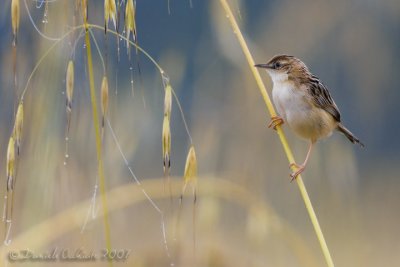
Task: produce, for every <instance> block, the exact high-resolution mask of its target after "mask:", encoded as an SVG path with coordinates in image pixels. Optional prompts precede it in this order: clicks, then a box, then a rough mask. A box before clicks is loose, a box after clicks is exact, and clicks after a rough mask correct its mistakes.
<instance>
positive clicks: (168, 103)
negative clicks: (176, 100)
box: [164, 84, 172, 120]
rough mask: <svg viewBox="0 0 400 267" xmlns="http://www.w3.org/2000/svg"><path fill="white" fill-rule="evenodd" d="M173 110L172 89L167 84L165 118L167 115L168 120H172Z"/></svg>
mask: <svg viewBox="0 0 400 267" xmlns="http://www.w3.org/2000/svg"><path fill="white" fill-rule="evenodd" d="M171 109H172V87H171V85H170V84H167V86H166V87H165V97H164V116H165V115H167V117H168V120H171Z"/></svg>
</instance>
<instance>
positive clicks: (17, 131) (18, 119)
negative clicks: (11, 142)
mask: <svg viewBox="0 0 400 267" xmlns="http://www.w3.org/2000/svg"><path fill="white" fill-rule="evenodd" d="M23 124H24V102H23V101H22V100H21V101H20V102H19V105H18V109H17V114H16V115H15V124H14V132H13V134H14V137H15V141H16V142H17V155H19V151H20V147H21V140H22V127H23Z"/></svg>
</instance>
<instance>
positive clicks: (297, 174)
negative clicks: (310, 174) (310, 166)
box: [290, 163, 306, 182]
mask: <svg viewBox="0 0 400 267" xmlns="http://www.w3.org/2000/svg"><path fill="white" fill-rule="evenodd" d="M290 167H291V168H292V167H296V168H297V170H296V171H295V172H293V173H291V174H290V177H291V178H292V179H291V180H290V182H293V180H296V178H297V176H299V175H300V173H302V172H303V171H304V170H305V168H306V167H305V166H304V165H298V164H296V163H291V164H290Z"/></svg>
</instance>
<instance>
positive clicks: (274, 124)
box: [268, 116, 284, 130]
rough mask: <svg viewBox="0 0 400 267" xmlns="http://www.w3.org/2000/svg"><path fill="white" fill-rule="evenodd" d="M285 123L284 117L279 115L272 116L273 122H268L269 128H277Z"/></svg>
mask: <svg viewBox="0 0 400 267" xmlns="http://www.w3.org/2000/svg"><path fill="white" fill-rule="evenodd" d="M283 123H284V121H283V119H282V118H281V117H279V116H272V117H271V122H270V123H269V124H268V128H272V129H274V130H276V127H277V126H279V125H282V124H283Z"/></svg>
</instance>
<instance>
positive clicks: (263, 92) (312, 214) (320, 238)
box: [220, 0, 334, 267]
mask: <svg viewBox="0 0 400 267" xmlns="http://www.w3.org/2000/svg"><path fill="white" fill-rule="evenodd" d="M220 3H221V5H222V7H223V9H224V11H225V13H226V17H227V18H228V20H229V22H230V24H231V27H232V29H233V32H234V33H235V35H236V37H237V38H238V41H239V43H240V46H241V48H242V50H243V53H244V55H245V57H246V59H247V63H248V64H249V67H250V70H251V72H252V73H253V75H254V78H255V80H256V82H257V85H258V88H259V90H260V93H261V95H262V97H263V99H264V102H265V104H266V106H267V109H268V111H269V113H270V114H271V116H276V112H275V109H274V106H273V105H272V102H271V99H270V98H269V95H268V93H267V90H266V88H265V85H264V83H263V81H262V79H261V76H260V73H259V72H258V70H257V69H256V68H255V67H254V65H255V62H254V59H253V57H252V55H251V53H250V50H249V48H248V47H247V44H246V41H245V40H244V37H243V35H242V32H241V31H240V28H239V26H238V24H237V22H236V19H235V17H234V16H233V13H232V11H231V8H230V6H229V4H228V3H227V1H226V0H220ZM276 130H277V133H278V136H279V139H280V141H281V143H282V146H283V149H284V150H285V154H286V157H287V158H288V160H289V163H295V160H294V157H293V153H292V150H291V149H290V147H289V144H288V142H287V139H286V136H285V134H284V133H283V130H282V128H281V127H280V126H277V127H276ZM296 181H297V185H298V187H299V190H300V193H301V196H302V198H303V201H304V204H305V206H306V209H307V211H308V215H309V216H310V219H311V222H312V224H313V227H314V230H315V233H316V235H317V238H318V241H319V244H320V246H321V249H322V252H323V254H324V257H325V261H326V263H327V265H328V266H329V267H333V266H334V264H333V260H332V257H331V254H330V252H329V249H328V246H327V244H326V241H325V238H324V235H323V233H322V230H321V227H320V225H319V222H318V219H317V215H316V214H315V211H314V208H313V206H312V204H311V200H310V197H309V196H308V193H307V190H306V187H305V185H304V183H303V179H302V178H301V175H299V176H298V177H297V179H296Z"/></svg>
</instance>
